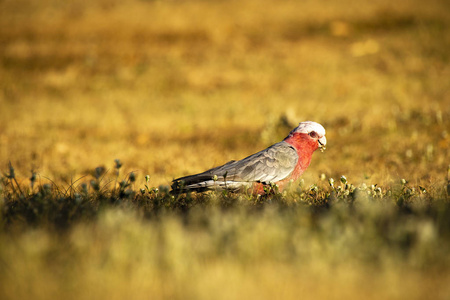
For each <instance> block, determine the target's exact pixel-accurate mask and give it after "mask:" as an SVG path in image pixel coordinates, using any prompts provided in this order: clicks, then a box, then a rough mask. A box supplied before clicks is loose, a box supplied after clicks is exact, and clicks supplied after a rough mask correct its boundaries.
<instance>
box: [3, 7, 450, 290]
mask: <svg viewBox="0 0 450 300" xmlns="http://www.w3.org/2000/svg"><path fill="white" fill-rule="evenodd" d="M449 25H450V4H449V3H448V2H447V1H445V0H431V1H427V2H426V3H423V1H417V0H402V1H387V0H379V1H368V0H363V1H357V2H356V1H347V0H340V1H325V0H322V1H294V0H287V1H269V0H260V1H256V0H243V1H219V0H217V1H206V0H203V1H201V0H197V1H181V0H180V1H143V0H142V1H137V0H136V1H132V0H126V1H116V0H94V1H90V2H87V1H80V0H68V1H57V0H42V1H30V0H3V1H1V2H0V171H2V174H3V175H2V176H3V178H5V177H7V173H8V163H9V162H11V164H12V166H13V167H14V168H15V172H16V176H17V180H18V182H19V184H21V185H23V186H27V185H29V180H28V178H29V177H30V175H31V172H32V171H34V172H36V174H37V178H38V183H39V184H45V183H49V182H53V183H52V184H54V185H58V186H61V187H67V186H69V185H70V183H71V182H73V181H75V180H78V179H79V181H78V182H77V185H78V184H81V183H83V182H85V183H89V181H90V180H91V179H92V171H93V170H94V168H95V167H98V166H105V167H106V169H108V173H107V175H106V177H108V176H114V174H115V170H114V160H115V159H120V160H121V161H122V162H123V167H122V169H121V170H120V177H125V176H126V175H127V174H129V172H134V173H135V174H137V181H136V183H135V184H134V185H133V188H134V189H136V190H138V189H139V188H142V187H143V186H144V183H145V181H144V176H145V175H147V174H148V175H150V182H149V184H150V185H151V186H155V187H156V186H167V185H170V182H171V180H172V179H173V178H176V177H180V176H183V175H187V174H191V173H195V172H200V171H204V170H205V169H207V168H211V167H214V166H216V165H219V164H222V163H225V162H227V161H229V160H231V159H240V158H243V157H245V156H247V155H249V154H252V153H254V152H256V151H259V150H261V149H264V148H265V147H267V146H269V145H271V144H272V143H275V142H278V141H280V140H281V139H283V138H284V137H285V136H286V135H287V133H288V132H289V131H290V130H291V129H292V128H294V127H295V126H296V125H297V124H298V123H299V122H301V121H305V120H312V121H316V122H319V123H321V124H323V125H324V127H325V128H326V130H327V140H328V144H327V150H326V151H325V152H324V153H316V154H315V155H314V156H313V160H312V163H311V166H310V167H309V169H308V170H307V171H306V172H305V174H304V175H303V182H302V188H305V187H308V186H310V185H312V184H317V185H318V186H319V187H320V188H321V189H325V191H326V187H327V182H326V180H324V179H328V178H330V177H332V178H335V179H336V181H337V180H338V178H340V176H341V175H345V176H346V177H347V179H348V180H349V182H351V183H352V184H354V185H355V186H360V185H362V184H365V185H367V186H371V185H377V186H379V187H381V188H382V189H383V190H391V189H392V190H395V186H396V185H397V184H398V183H399V182H400V180H401V179H406V180H407V181H408V182H409V185H410V186H414V187H415V189H416V190H417V191H419V187H420V191H421V193H420V195H418V196H417V199H416V198H414V199H416V202H415V203H414V205H417V207H419V208H417V209H418V211H419V212H420V213H417V214H418V217H417V218H416V217H411V218H409V217H405V218H404V219H402V218H403V217H402V218H397V214H396V210H395V208H394V207H393V206H395V204H392V203H384V204H376V205H375V207H371V206H370V205H369V206H366V205H362V208H359V209H360V210H359V213H358V216H359V217H360V218H358V217H355V216H352V215H351V213H350V212H348V211H347V210H345V209H343V208H339V209H335V210H333V211H332V213H330V215H327V217H326V218H324V219H320V220H321V221H318V224H319V225H317V224H316V223H315V220H316V219H315V217H314V214H310V213H309V212H305V211H304V208H300V209H299V208H295V209H294V211H293V212H291V213H289V214H288V216H287V217H288V218H287V219H284V218H283V217H285V216H286V215H284V213H278V211H277V210H273V209H272V208H270V207H269V208H267V209H265V210H264V212H262V213H261V214H257V215H254V214H253V213H248V212H247V210H246V209H245V208H244V209H242V208H239V207H237V208H234V209H233V210H232V213H230V214H228V213H221V212H220V210H219V209H218V208H217V207H215V206H214V205H212V206H210V205H207V207H202V206H201V205H197V206H195V207H194V209H193V212H191V213H189V214H188V216H187V217H186V218H187V219H188V220H190V221H186V220H184V219H183V218H181V217H179V216H178V215H172V214H171V213H167V214H162V215H161V216H159V217H158V218H156V219H151V220H150V221H148V220H147V219H146V218H145V217H143V216H142V212H140V211H139V210H136V209H130V208H127V207H125V208H124V207H120V208H119V209H118V208H114V207H113V208H110V207H109V208H108V209H105V211H101V212H100V213H99V217H98V219H97V218H96V219H95V220H90V219H89V218H86V219H88V220H87V221H85V222H84V221H80V222H76V224H74V225H73V227H71V228H70V230H69V232H68V233H66V234H65V235H64V236H60V235H59V234H57V233H55V232H53V229H48V228H46V227H45V226H43V227H42V226H41V225H42V224H39V223H38V224H37V225H33V226H29V227H28V225H27V226H25V229H23V228H22V227H21V229H7V228H9V227H8V226H9V225H7V223H8V222H7V221H5V220H7V218H6V216H7V215H8V213H7V212H5V211H6V209H5V207H6V204H1V205H2V206H1V207H2V209H3V212H4V213H3V217H2V219H0V221H1V222H0V224H1V226H2V232H1V234H0V270H1V269H3V270H2V271H0V281H2V282H3V283H2V284H0V298H2V299H24V298H34V299H48V298H55V299H56V298H65V299H70V298H73V299H80V298H81V299H90V298H92V299H99V298H108V299H123V298H131V299H249V298H257V299H299V298H314V299H317V298H327V299H330V298H339V299H342V298H348V299H360V298H361V297H364V298H368V299H379V298H390V299H404V298H412V299H424V298H433V299H448V297H449V295H450V290H449V288H448V285H447V284H446V282H448V280H449V277H450V272H449V269H448V267H449V265H450V264H449V262H450V257H449V255H448V251H447V250H449V249H450V246H449V243H448V232H449V231H448V230H447V229H445V230H443V229H442V230H441V229H439V228H441V227H439V226H441V225H442V224H444V225H445V224H447V225H448V222H447V223H446V221H445V220H443V219H442V218H441V219H439V218H438V217H433V216H431V215H428V214H427V213H426V212H425V211H426V209H425V208H423V207H424V205H425V206H426V205H427V204H429V203H432V205H435V202H436V201H437V202H439V201H443V202H445V203H448V194H447V192H446V187H447V180H448V177H447V176H448V175H447V172H448V167H449V164H450V135H449V132H450V122H449V117H450V93H449V87H450V84H449V78H450V64H449V59H450V51H449V50H450V35H449V34H448V30H449ZM109 186H110V187H111V186H112V184H111V183H110V185H109ZM422 188H423V189H424V190H425V191H426V193H427V195H424V193H422V192H423V191H424V190H422ZM7 189H8V186H7V185H6V184H5V185H4V188H3V189H2V191H3V190H5V191H6V190H7ZM32 192H33V191H32V190H31V192H30V193H32ZM5 195H6V196H5ZM7 195H8V193H6V192H5V193H4V195H3V196H1V197H2V198H0V199H3V202H4V203H6V202H7V200H5V199H7V198H8V196H7ZM205 197H210V196H205ZM211 197H213V196H211ZM237 197H238V198H239V200H238V202H239V203H241V202H245V199H241V196H237ZM55 199H56V198H55ZM212 199H213V200H211V201H215V200H214V197H213V198H212ZM288 202H290V203H293V202H295V203H296V202H297V201H296V198H293V199H290V200H289V201H288ZM242 205H244V206H245V205H247V204H242ZM8 207H9V206H8ZM414 207H415V206H414ZM433 207H437V208H436V212H437V213H436V214H437V215H438V216H439V215H440V212H442V216H444V217H446V216H449V215H450V214H448V211H446V210H445V209H443V210H440V208H439V207H440V206H439V205H438V204H436V206H433ZM414 209H416V208H414ZM414 209H413V210H414ZM422 212H423V213H424V214H425V215H422ZM414 216H416V215H414ZM25 219H26V218H25ZM198 219H206V220H207V221H205V222H206V223H208V224H209V225H208V226H206V227H202V226H203V225H201V224H202V223H201V221H198ZM18 220H19V221H20V218H19V219H18ZM364 220H366V221H364ZM380 220H385V222H386V224H390V225H389V226H388V225H386V226H387V227H388V228H390V229H389V230H387V231H386V232H388V233H389V234H390V235H392V236H389V238H387V240H384V239H383V237H384V234H385V233H386V232H385V231H383V230H384V229H383V230H381V231H379V232H378V231H376V230H375V229H377V228H378V229H379V228H381V227H383V225H380V223H379V221H380ZM19 221H18V222H19ZM24 222H25V221H24ZM185 222H187V223H189V225H186V224H185ZM380 222H381V221H380ZM25 223H26V222H25ZM381 223H382V222H381ZM373 224H375V225H373ZM316 225H317V226H316ZM372 225H373V226H374V227H373V228H375V229H374V231H373V232H372V231H370V230H371V229H370V228H372V227H371V226H372ZM71 226H72V225H71ZM297 226H298V227H297ZM355 226H356V227H355ZM377 226H381V227H377ZM397 226H398V227H397ZM202 228H203V229H202ZM204 228H207V229H206V230H205V229H204ZM317 228H319V230H318V231H320V232H322V231H323V235H318V234H317V231H316V230H317ZM335 228H337V229H335ZM363 228H366V231H365V230H364V229H363ZM383 228H384V227H383ZM15 230H17V231H15ZM326 232H331V233H326ZM374 232H375V233H374ZM410 233H411V234H412V235H413V236H415V238H413V239H412V240H413V241H416V242H417V244H414V243H415V242H411V243H412V244H409V243H410V240H409V238H406V240H407V241H406V242H405V243H406V244H407V246H405V247H406V248H408V247H410V248H408V249H412V250H411V252H408V253H410V254H409V255H410V256H403V255H404V252H403V250H402V249H403V248H402V247H403V246H401V247H400V248H401V249H400V248H399V249H397V248H395V247H394V246H392V244H390V243H393V244H396V243H397V242H399V243H400V244H401V243H403V242H401V241H403V238H404V236H408V237H409V235H408V234H410ZM371 234H372V235H371ZM337 235H342V237H338V236H337ZM371 237H373V239H371ZM227 241H229V242H230V243H231V244H232V245H231V246H230V245H228V244H227ZM299 241H303V242H304V245H303V244H301V242H299ZM299 243H300V244H299ZM360 243H362V244H360ZM402 245H403V244H402ZM392 247H394V248H395V249H396V250H392V249H393V248H392ZM358 249H360V251H358ZM222 250H223V252H222ZM378 250H379V251H378ZM371 251H372V252H371ZM446 251H447V252H446ZM362 252H364V253H369V254H370V255H372V256H373V257H377V256H378V255H379V256H380V257H381V258H379V260H380V263H379V265H378V266H375V267H374V266H373V265H370V266H367V265H366V263H367V261H371V260H372V261H376V260H377V259H378V258H377V259H375V258H374V259H372V258H371V257H372V256H370V255H369V254H367V255H369V256H365V255H363V254H361V253H362ZM358 253H359V254H361V255H362V256H363V258H361V259H360V257H359V254H358ZM411 253H412V254H411ZM355 257H356V258H355ZM376 264H377V263H375V265H376ZM428 264H430V265H432V266H431V267H430V268H428V267H427V266H428ZM439 265H440V266H441V267H440V268H439Z"/></svg>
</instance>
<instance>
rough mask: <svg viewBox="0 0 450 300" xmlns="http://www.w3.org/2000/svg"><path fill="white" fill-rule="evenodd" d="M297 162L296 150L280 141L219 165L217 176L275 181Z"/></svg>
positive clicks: (290, 169)
mask: <svg viewBox="0 0 450 300" xmlns="http://www.w3.org/2000/svg"><path fill="white" fill-rule="evenodd" d="M297 162H298V154H297V151H296V150H295V149H294V148H293V147H292V146H291V145H289V144H288V143H286V142H284V141H283V142H280V143H277V144H274V145H272V146H271V147H269V148H267V149H265V150H262V151H260V152H258V153H255V154H253V155H251V156H249V157H246V158H244V159H242V160H240V161H236V162H233V163H229V164H226V165H224V166H222V167H220V169H219V170H217V171H219V172H217V173H218V174H217V173H215V175H217V176H224V174H225V173H226V179H225V180H227V181H228V180H230V181H245V182H253V181H258V182H263V183H270V182H277V181H280V180H283V179H285V178H286V177H288V176H289V175H290V174H291V173H292V171H294V168H295V166H296V165H297Z"/></svg>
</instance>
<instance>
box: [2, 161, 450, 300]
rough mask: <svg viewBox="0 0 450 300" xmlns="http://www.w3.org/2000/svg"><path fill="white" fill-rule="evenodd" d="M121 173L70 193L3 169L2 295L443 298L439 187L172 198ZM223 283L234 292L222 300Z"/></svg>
mask: <svg viewBox="0 0 450 300" xmlns="http://www.w3.org/2000/svg"><path fill="white" fill-rule="evenodd" d="M120 167H121V163H120V162H119V161H118V160H117V161H116V169H115V170H116V172H117V176H108V174H105V169H104V168H101V167H99V168H96V169H95V170H94V171H93V172H92V174H91V175H89V177H90V180H89V178H84V179H85V180H86V179H87V180H88V181H90V182H89V184H87V183H81V184H78V183H73V184H71V185H70V186H68V187H58V186H56V185H52V184H44V185H40V184H37V183H36V177H34V176H32V177H31V178H30V183H31V185H30V186H29V187H26V186H19V185H18V184H17V181H16V180H15V178H14V176H15V174H14V169H13V168H12V167H11V168H10V170H9V172H8V173H7V174H5V176H4V177H2V185H1V186H0V188H1V191H2V206H1V217H0V221H1V232H0V242H1V244H2V247H1V248H0V259H1V260H0V264H1V266H2V268H1V271H0V276H1V278H2V279H3V280H2V281H0V282H1V283H0V291H2V299H10V298H11V299H20V298H22V297H33V298H38V299H39V298H42V299H44V298H48V297H52V298H53V297H56V298H61V297H63V298H69V299H79V298H80V297H81V298H96V297H99V296H100V297H101V298H103V297H104V298H109V297H117V298H124V297H128V296H129V295H130V294H131V295H133V298H140V299H145V298H147V297H148V295H149V294H152V295H156V297H158V298H171V299H172V298H175V299H186V298H188V299H191V298H192V299H198V298H202V299H203V298H204V299H208V298H210V297H218V298H219V299H229V298H242V299H244V298H247V297H258V298H262V299H272V298H273V297H278V296H279V297H281V298H283V299H296V298H297V297H298V294H302V295H304V296H305V297H330V296H333V295H334V296H337V295H338V296H339V297H340V296H345V297H347V298H354V299H358V298H360V297H369V298H372V297H373V298H374V299H375V298H378V297H387V298H399V299H400V298H404V297H408V298H412V299H421V298H424V297H432V298H433V299H441V298H442V299H445V297H446V296H447V295H448V293H449V292H450V291H449V289H448V286H447V284H446V282H447V280H448V279H449V275H450V274H449V271H448V270H449V268H450V254H449V253H450V202H449V196H448V194H447V191H446V189H445V187H440V188H437V189H435V190H434V191H431V192H430V191H427V190H426V189H425V188H423V187H421V186H412V185H410V184H408V183H407V182H406V181H405V180H401V181H400V182H398V183H395V184H392V185H391V186H387V187H377V186H374V185H372V186H366V185H365V184H363V185H361V186H359V187H355V186H353V185H352V184H351V183H349V182H347V179H346V178H345V176H342V177H341V178H340V179H339V180H337V181H336V182H335V181H334V180H333V179H332V178H330V179H328V180H325V179H326V178H324V177H322V178H321V181H320V184H319V185H311V186H309V187H304V186H301V185H300V186H293V187H292V188H291V190H290V192H285V193H279V192H278V191H276V189H275V190H271V191H270V192H269V194H267V195H264V196H257V197H256V196H253V195H246V194H242V193H241V194H233V193H227V192H220V193H219V192H214V193H205V194H196V193H194V194H187V195H186V194H181V195H171V194H170V193H169V191H168V189H167V188H166V187H163V186H161V187H159V188H155V187H150V185H149V182H148V177H147V178H145V180H146V181H147V182H146V183H145V184H143V185H142V186H143V187H142V188H141V189H138V188H137V183H136V176H135V174H134V173H130V174H128V176H126V177H125V179H124V180H122V181H120V180H119V181H118V178H119V170H120ZM141 180H143V179H141ZM261 272H262V273H261ZM280 273H281V274H282V276H281V275H280ZM192 279H195V282H192ZM261 281H267V283H266V284H265V285H264V287H260V284H261ZM323 284H326V287H324V286H323ZM223 285H226V286H227V287H228V289H229V290H228V291H224V292H221V293H220V294H219V295H218V294H217V291H216V290H217V289H219V288H221V287H222V286H223ZM410 285H413V286H412V287H411V286H410ZM24 286H31V288H30V289H27V290H24V289H22V288H23V287H24ZM380 287H383V289H382V290H379V288H380ZM375 295H376V297H375Z"/></svg>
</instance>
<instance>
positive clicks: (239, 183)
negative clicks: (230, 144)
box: [172, 121, 327, 194]
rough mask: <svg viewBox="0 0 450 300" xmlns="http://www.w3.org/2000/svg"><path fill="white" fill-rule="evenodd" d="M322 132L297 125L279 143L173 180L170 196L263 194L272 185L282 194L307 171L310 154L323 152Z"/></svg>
mask: <svg viewBox="0 0 450 300" xmlns="http://www.w3.org/2000/svg"><path fill="white" fill-rule="evenodd" d="M326 143H327V140H326V138H325V128H323V126H322V125H320V124H319V123H316V122H312V121H306V122H301V123H300V124H299V125H298V126H297V127H296V128H295V129H293V130H292V131H291V132H290V133H289V135H288V136H287V137H286V138H285V139H284V140H283V141H281V142H279V143H276V144H274V145H272V146H270V147H269V148H267V149H264V150H262V151H260V152H258V153H255V154H253V155H250V156H248V157H246V158H244V159H242V160H238V161H235V160H232V161H230V162H228V163H226V164H224V165H222V166H219V167H215V168H212V169H210V170H207V171H205V172H203V173H199V174H195V175H189V176H185V177H181V178H177V179H175V180H173V184H172V189H173V191H174V192H188V191H197V192H202V191H205V190H215V189H216V190H224V189H226V190H230V191H237V190H251V191H252V192H253V193H256V194H263V193H264V186H267V185H271V184H276V185H277V186H278V188H279V189H280V190H282V189H283V188H284V187H285V185H286V183H289V182H291V181H295V180H296V179H298V178H299V177H300V176H301V175H302V174H303V172H304V171H305V170H306V168H308V166H309V164H310V162H311V157H312V154H313V153H314V151H316V150H317V149H319V148H320V150H324V149H325V145H326Z"/></svg>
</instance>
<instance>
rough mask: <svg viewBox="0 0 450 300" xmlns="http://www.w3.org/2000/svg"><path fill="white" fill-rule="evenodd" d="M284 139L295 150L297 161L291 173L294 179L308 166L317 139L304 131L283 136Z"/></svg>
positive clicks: (316, 146) (315, 147)
mask: <svg viewBox="0 0 450 300" xmlns="http://www.w3.org/2000/svg"><path fill="white" fill-rule="evenodd" d="M284 141H285V142H287V143H288V144H290V145H292V146H293V147H294V148H295V149H296V150H297V154H298V163H297V166H296V167H295V169H294V171H293V173H292V175H291V176H292V179H293V180H296V179H297V178H298V177H300V175H302V174H303V172H304V171H305V170H306V169H307V168H308V166H309V164H310V163H311V157H312V154H313V153H314V151H316V150H317V148H319V146H318V143H317V141H316V140H314V139H313V138H311V137H310V136H309V135H308V134H306V133H294V134H292V135H289V136H288V137H287V138H285V139H284Z"/></svg>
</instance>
